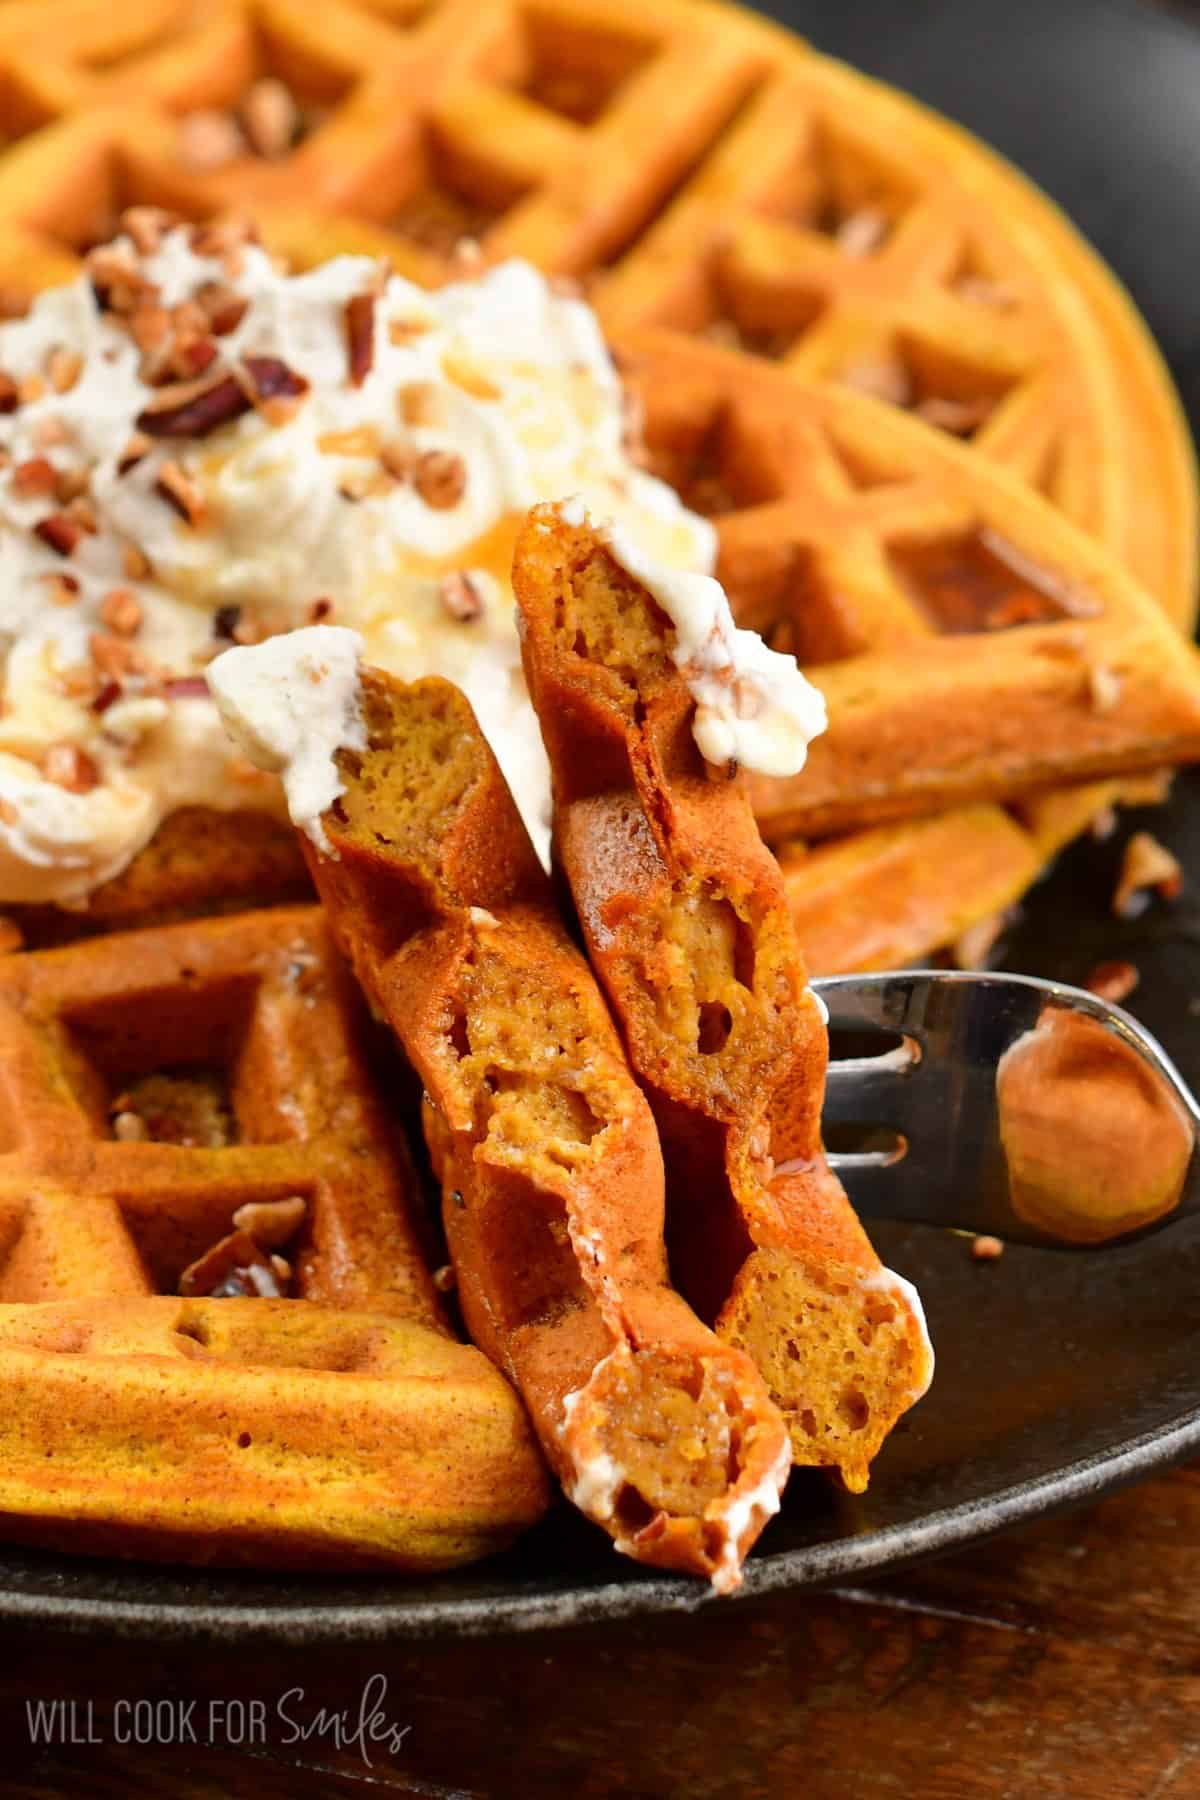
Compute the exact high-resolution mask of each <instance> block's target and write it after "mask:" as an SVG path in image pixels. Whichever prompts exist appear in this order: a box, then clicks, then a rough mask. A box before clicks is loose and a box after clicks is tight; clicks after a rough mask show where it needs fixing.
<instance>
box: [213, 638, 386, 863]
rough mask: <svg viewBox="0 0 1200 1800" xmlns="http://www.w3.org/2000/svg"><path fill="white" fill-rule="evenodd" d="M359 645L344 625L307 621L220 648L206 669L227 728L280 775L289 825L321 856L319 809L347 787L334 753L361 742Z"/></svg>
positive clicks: (255, 759) (324, 841)
mask: <svg viewBox="0 0 1200 1800" xmlns="http://www.w3.org/2000/svg"><path fill="white" fill-rule="evenodd" d="M362 649H363V641H362V638H361V637H360V636H359V635H358V633H357V632H356V631H348V630H347V629H346V627H345V626H344V625H309V626H306V627H305V628H304V629H302V630H300V631H287V632H283V633H282V634H281V635H280V636H278V637H273V638H268V639H267V641H266V643H264V644H255V645H252V646H247V647H246V648H245V649H238V650H226V651H225V652H224V654H223V655H221V656H218V657H217V659H216V661H215V662H213V663H210V665H209V669H208V685H209V688H210V690H211V692H212V696H213V699H214V700H215V701H216V703H217V711H218V712H219V713H220V715H221V719H222V722H223V724H224V726H225V729H226V731H227V732H228V733H229V735H230V737H231V738H232V739H233V741H234V742H235V743H236V744H237V745H238V747H239V748H240V749H241V750H243V751H244V752H245V754H246V755H247V756H248V757H249V758H250V761H251V762H252V763H253V764H254V765H255V767H256V768H259V769H265V770H267V771H269V772H270V773H271V774H272V775H278V776H279V777H280V778H281V779H282V781H283V791H284V793H285V794H286V795H287V806H288V813H289V815H290V816H291V821H292V824H293V825H295V826H296V827H297V828H298V829H299V830H300V831H303V832H304V833H306V835H307V836H308V837H309V838H310V839H311V840H312V842H313V843H314V844H315V845H316V846H317V849H318V850H320V851H321V852H322V853H324V854H328V853H329V839H328V838H327V837H326V835H325V827H324V826H323V825H322V823H321V814H322V813H323V812H324V811H325V808H326V807H327V806H332V805H333V803H334V801H335V800H336V799H337V798H338V796H339V795H341V794H344V793H345V791H346V789H345V784H344V783H343V782H342V780H341V779H340V777H339V775H338V771H337V765H336V763H335V762H334V753H335V751H337V750H339V749H343V748H344V749H347V750H365V749H366V747H367V727H366V722H365V721H364V719H363V714H362V705H361V701H360V698H359V666H360V663H361V660H362Z"/></svg>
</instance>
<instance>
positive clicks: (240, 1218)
mask: <svg viewBox="0 0 1200 1800" xmlns="http://www.w3.org/2000/svg"><path fill="white" fill-rule="evenodd" d="M307 1215H308V1201H307V1200H305V1199H303V1198H302V1197H301V1195H299V1194H291V1195H289V1197H288V1198H287V1199H286V1200H248V1201H247V1202H246V1204H245V1206H239V1207H238V1209H237V1211H236V1212H235V1213H234V1215H233V1222H234V1225H235V1226H236V1227H237V1229H238V1230H239V1231H245V1232H247V1233H248V1234H249V1236H250V1237H252V1238H253V1239H254V1241H255V1243H256V1244H259V1245H261V1247H262V1248H263V1249H264V1250H282V1249H283V1247H284V1245H285V1244H286V1243H287V1242H288V1241H289V1239H291V1238H294V1237H295V1235H296V1233H297V1232H298V1231H299V1229H300V1227H301V1225H303V1223H304V1221H305V1218H306V1217H307Z"/></svg>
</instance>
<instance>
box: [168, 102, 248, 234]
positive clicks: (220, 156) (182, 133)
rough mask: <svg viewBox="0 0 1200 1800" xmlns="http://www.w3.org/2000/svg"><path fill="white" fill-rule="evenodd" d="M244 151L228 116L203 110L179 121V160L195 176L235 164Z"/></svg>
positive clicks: (240, 136) (234, 126)
mask: <svg viewBox="0 0 1200 1800" xmlns="http://www.w3.org/2000/svg"><path fill="white" fill-rule="evenodd" d="M245 150H246V140H245V138H244V137H243V136H242V133H241V129H240V128H239V126H238V122H237V120H236V119H235V118H233V117H231V115H230V114H229V113H223V112H216V111H214V110H212V109H211V108H208V107H204V108H201V109H200V110H198V111H197V112H190V113H185V114H184V115H183V117H182V118H181V119H180V121H179V143H178V156H179V160H180V162H181V163H182V164H183V165H184V167H185V168H187V169H190V170H191V172H192V173H193V174H194V175H211V174H213V173H214V171H215V170H217V169H223V168H225V167H226V166H227V165H228V164H229V163H231V162H236V161H237V159H238V157H239V156H242V155H244V154H245ZM201 254H203V252H202V253H201Z"/></svg>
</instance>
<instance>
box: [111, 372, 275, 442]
mask: <svg viewBox="0 0 1200 1800" xmlns="http://www.w3.org/2000/svg"><path fill="white" fill-rule="evenodd" d="M249 410H250V397H249V395H248V394H246V393H245V392H244V390H243V388H242V385H241V383H240V382H239V381H238V380H237V379H236V377H234V376H233V375H218V376H217V378H216V380H215V381H211V380H200V381H180V382H174V383H172V385H171V386H170V387H165V388H160V389H159V391H158V393H157V394H156V395H155V396H154V399H153V400H152V401H151V402H150V404H149V405H148V406H146V407H144V408H143V410H142V411H141V412H140V413H139V414H138V416H137V418H136V420H135V421H134V423H135V424H136V426H137V428H138V430H139V431H144V432H145V433H146V435H147V437H155V438H163V437H206V436H207V435H208V433H209V432H210V431H217V430H219V429H220V427H221V426H222V425H228V424H229V422H230V420H231V419H237V418H240V417H241V415H242V413H245V412H249Z"/></svg>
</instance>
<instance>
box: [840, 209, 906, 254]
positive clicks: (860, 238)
mask: <svg viewBox="0 0 1200 1800" xmlns="http://www.w3.org/2000/svg"><path fill="white" fill-rule="evenodd" d="M891 228H892V222H891V220H890V219H889V218H888V216H887V214H886V213H885V212H884V211H882V209H881V208H880V207H878V206H860V207H859V209H858V211H857V212H852V213H850V214H849V215H848V216H847V217H846V218H844V219H843V220H842V222H841V224H840V225H839V226H838V228H837V230H836V231H835V232H834V234H833V235H834V239H835V241H836V243H837V247H838V249H839V250H840V251H841V252H842V254H843V255H844V256H871V255H872V254H873V253H874V252H875V251H876V250H878V249H879V247H880V245H881V244H882V243H883V241H884V239H885V238H886V237H887V235H888V232H889V231H890V230H891Z"/></svg>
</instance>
